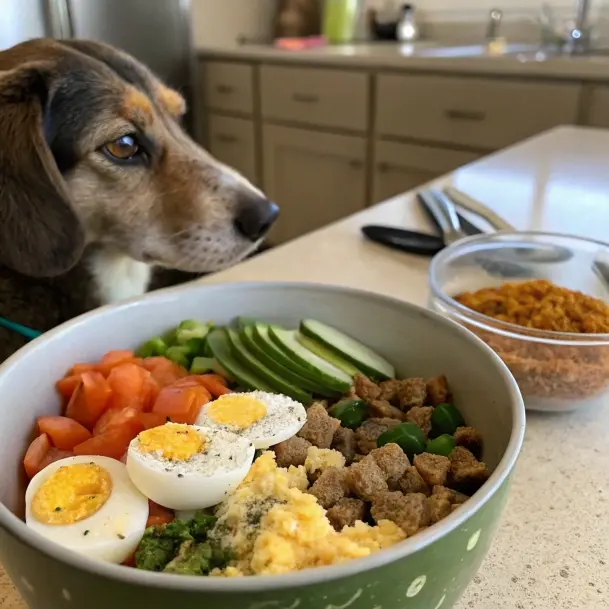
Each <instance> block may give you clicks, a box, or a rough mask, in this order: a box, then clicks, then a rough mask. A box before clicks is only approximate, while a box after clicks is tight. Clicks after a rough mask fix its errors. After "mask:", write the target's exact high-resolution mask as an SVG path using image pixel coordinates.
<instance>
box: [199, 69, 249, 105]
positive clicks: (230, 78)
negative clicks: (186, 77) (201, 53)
mask: <svg viewBox="0 0 609 609" xmlns="http://www.w3.org/2000/svg"><path fill="white" fill-rule="evenodd" d="M203 67H204V70H203V82H202V92H203V103H204V104H205V106H207V107H208V108H212V109H214V110H220V111H222V112H236V113H239V114H248V115H251V114H252V113H253V111H254V67H253V66H251V65H249V64H245V63H232V62H229V61H208V62H206V63H205V64H204V66H203Z"/></svg>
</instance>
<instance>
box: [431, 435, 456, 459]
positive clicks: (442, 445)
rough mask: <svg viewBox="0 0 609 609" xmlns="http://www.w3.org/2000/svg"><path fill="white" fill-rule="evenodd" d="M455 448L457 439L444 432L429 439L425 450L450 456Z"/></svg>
mask: <svg viewBox="0 0 609 609" xmlns="http://www.w3.org/2000/svg"><path fill="white" fill-rule="evenodd" d="M454 448H455V439H454V438H453V437H452V436H451V435H448V434H442V435H441V436H438V437H437V438H434V439H433V440H427V447H426V449H425V452H428V453H432V454H434V455H442V456H444V457H448V455H450V453H451V452H452V451H453V449H454Z"/></svg>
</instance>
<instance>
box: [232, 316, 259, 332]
mask: <svg viewBox="0 0 609 609" xmlns="http://www.w3.org/2000/svg"><path fill="white" fill-rule="evenodd" d="M256 323H257V322H256V320H255V319H254V318H253V317H237V328H238V329H239V331H241V330H244V329H245V328H247V327H249V326H255V325H256Z"/></svg>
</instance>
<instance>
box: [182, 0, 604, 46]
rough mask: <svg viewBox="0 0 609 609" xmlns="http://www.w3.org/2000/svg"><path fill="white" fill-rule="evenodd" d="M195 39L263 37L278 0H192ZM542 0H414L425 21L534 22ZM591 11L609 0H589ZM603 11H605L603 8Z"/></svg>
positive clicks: (564, 2)
mask: <svg viewBox="0 0 609 609" xmlns="http://www.w3.org/2000/svg"><path fill="white" fill-rule="evenodd" d="M364 1H366V2H367V4H368V6H374V7H377V8H383V7H398V6H400V5H401V4H404V2H405V0H364ZM191 2H192V5H193V13H194V17H193V28H194V40H195V44H197V45H198V46H206V45H212V46H213V45H218V44H231V43H234V42H235V41H236V40H237V39H238V38H239V37H246V38H248V39H265V38H268V37H269V36H270V35H271V32H272V23H273V15H274V12H275V9H276V6H277V0H191ZM542 2H543V0H413V3H414V4H415V5H416V6H417V8H418V10H419V12H420V14H421V19H423V20H424V21H425V22H436V21H441V22H455V21H462V22H480V21H484V20H485V19H486V15H487V13H488V11H489V10H490V9H491V8H495V7H497V8H500V9H502V10H503V12H504V15H505V20H506V21H512V22H514V23H515V24H516V25H517V24H518V23H519V22H522V23H526V24H528V25H529V26H530V25H531V24H533V20H534V19H535V17H536V15H537V13H538V11H539V7H540V6H541V4H542ZM575 2H576V0H548V4H549V5H551V6H552V7H555V8H558V9H559V10H558V11H557V13H558V14H560V15H561V16H562V17H565V18H567V17H570V16H572V14H573V7H574V5H575ZM591 2H592V9H593V13H598V12H600V10H601V9H606V8H608V7H609V0H591ZM603 12H604V11H603Z"/></svg>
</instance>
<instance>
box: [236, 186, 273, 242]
mask: <svg viewBox="0 0 609 609" xmlns="http://www.w3.org/2000/svg"><path fill="white" fill-rule="evenodd" d="M278 215H279V207H277V205H275V203H272V202H271V201H269V200H268V199H266V198H264V197H262V196H260V195H254V194H252V195H243V196H241V198H240V200H239V205H238V208H237V216H236V217H235V226H236V227H237V230H238V231H239V232H240V233H241V234H242V235H244V236H245V237H247V238H248V239H250V240H251V241H257V240H258V239H260V238H261V237H264V235H265V234H266V233H267V232H268V231H269V229H270V228H271V226H272V225H273V223H274V222H275V220H276V219H277V216H278Z"/></svg>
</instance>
